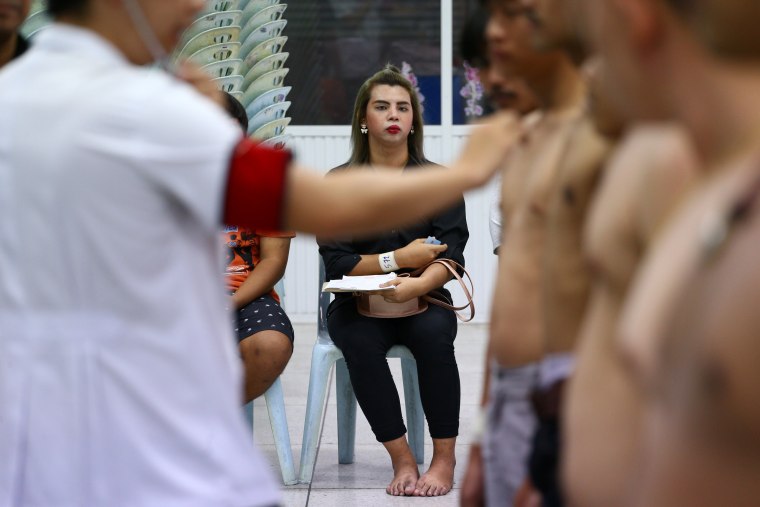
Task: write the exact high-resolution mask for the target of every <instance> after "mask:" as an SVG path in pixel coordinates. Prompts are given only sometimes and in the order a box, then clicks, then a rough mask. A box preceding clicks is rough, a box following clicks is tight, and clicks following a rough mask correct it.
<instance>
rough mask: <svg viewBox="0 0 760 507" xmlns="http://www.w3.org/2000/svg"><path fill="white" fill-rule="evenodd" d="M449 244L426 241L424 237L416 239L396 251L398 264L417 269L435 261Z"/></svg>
mask: <svg viewBox="0 0 760 507" xmlns="http://www.w3.org/2000/svg"><path fill="white" fill-rule="evenodd" d="M447 248H448V245H433V244H430V243H425V239H424V238H420V239H415V240H414V241H412V242H411V243H409V244H408V245H406V246H405V247H402V248H399V249H398V250H396V252H395V254H394V255H395V258H396V264H398V265H399V266H400V267H402V268H411V269H417V268H421V267H422V266H424V265H426V264H429V263H430V262H431V261H434V260H435V259H436V258H437V257H438V256H439V255H440V254H441V252H445V251H446V249H447Z"/></svg>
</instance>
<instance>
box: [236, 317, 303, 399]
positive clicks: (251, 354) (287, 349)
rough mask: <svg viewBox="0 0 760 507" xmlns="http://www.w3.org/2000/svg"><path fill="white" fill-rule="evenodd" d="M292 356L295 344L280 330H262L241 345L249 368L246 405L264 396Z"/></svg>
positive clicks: (246, 376) (246, 367)
mask: <svg viewBox="0 0 760 507" xmlns="http://www.w3.org/2000/svg"><path fill="white" fill-rule="evenodd" d="M291 355H293V344H292V343H291V341H290V339H289V338H288V337H287V336H286V335H284V334H283V333H280V332H279V331H261V332H260V333H256V334H254V335H251V336H249V337H248V338H246V339H244V340H243V341H242V342H240V356H241V357H242V358H243V367H244V369H245V386H244V387H245V394H244V397H243V403H248V402H249V401H251V400H255V399H256V398H258V397H259V396H261V395H262V394H264V393H265V392H266V391H267V389H269V387H270V386H271V385H272V384H273V383H274V381H275V380H277V377H279V376H280V374H281V373H282V372H283V370H285V366H287V364H288V361H290V356H291Z"/></svg>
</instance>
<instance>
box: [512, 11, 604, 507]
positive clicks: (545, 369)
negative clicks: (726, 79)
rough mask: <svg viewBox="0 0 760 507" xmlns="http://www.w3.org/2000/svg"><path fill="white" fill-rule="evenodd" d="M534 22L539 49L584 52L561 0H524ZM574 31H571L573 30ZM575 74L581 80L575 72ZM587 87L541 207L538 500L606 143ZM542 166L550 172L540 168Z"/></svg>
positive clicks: (583, 297) (549, 484)
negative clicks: (586, 227)
mask: <svg viewBox="0 0 760 507" xmlns="http://www.w3.org/2000/svg"><path fill="white" fill-rule="evenodd" d="M525 4H526V6H527V7H528V8H529V9H530V10H528V16H529V18H530V19H531V21H532V22H533V24H534V25H535V27H536V29H535V30H534V37H533V44H534V47H536V48H537V49H540V50H542V51H563V52H564V53H565V54H567V55H568V57H569V58H571V59H572V60H573V61H575V62H576V63H579V62H580V61H581V60H582V59H583V58H584V57H585V55H584V52H583V51H582V45H581V44H580V42H579V41H578V40H577V37H571V36H568V32H570V31H569V30H566V29H565V28H564V27H565V25H567V24H568V20H569V19H570V18H569V13H570V12H573V10H572V9H570V10H568V11H566V10H565V7H568V6H572V4H570V3H569V2H567V1H563V2H557V1H549V0H544V1H538V2H535V1H532V0H526V1H525ZM572 33H574V32H570V34H571V35H572ZM575 80H576V81H577V82H582V81H581V78H580V76H578V75H576V77H575ZM588 102H589V97H588V90H587V89H586V87H585V86H584V87H583V88H582V95H579V96H577V97H576V98H575V107H574V109H572V110H568V113H569V114H566V115H565V116H564V119H563V121H564V123H565V126H564V133H563V134H562V135H561V136H562V140H561V141H560V142H561V143H562V146H561V148H560V150H561V151H560V152H558V154H559V155H560V157H561V158H558V159H557V160H556V162H554V164H555V165H556V166H555V167H554V168H553V169H552V171H554V172H553V173H552V176H551V178H553V182H552V183H551V185H547V187H546V189H547V194H546V204H545V209H544V214H545V221H546V239H545V244H544V249H543V273H542V284H543V287H542V290H543V297H544V302H543V307H542V313H541V318H542V324H543V326H544V329H543V331H544V341H543V343H541V345H543V347H544V351H543V352H544V357H543V359H542V361H541V365H540V368H539V379H538V386H537V389H536V391H535V392H534V394H533V401H534V408H535V410H536V413H537V415H538V417H539V427H538V431H537V433H536V436H535V439H534V443H533V453H532V456H531V460H530V470H531V479H532V481H533V483H534V484H535V486H536V487H537V488H538V489H539V490H541V492H542V495H543V501H544V504H545V505H562V504H563V501H562V497H563V495H562V494H561V493H560V488H559V480H558V462H559V459H560V456H561V454H562V452H561V447H562V445H561V440H562V439H561V438H560V427H561V426H560V419H559V416H560V409H561V406H562V404H563V398H564V395H563V391H564V385H565V381H566V379H567V378H568V377H569V376H570V375H571V373H572V371H573V368H574V357H573V352H574V350H575V345H576V341H577V337H578V332H579V329H580V323H581V320H582V318H583V315H584V313H585V307H586V302H587V300H588V295H589V286H590V271H589V270H588V267H587V264H586V262H585V257H584V251H583V228H584V224H585V223H586V216H587V213H588V210H589V205H590V202H591V198H592V196H593V194H594V191H595V189H596V186H597V183H598V181H599V177H600V174H601V170H602V168H603V166H604V163H605V161H606V160H607V157H608V154H609V152H610V149H611V143H610V141H609V140H608V139H606V138H604V137H603V136H602V135H601V134H600V133H599V131H598V130H597V126H596V124H595V122H594V118H593V116H592V115H590V114H589V109H588V107H587V106H588ZM547 174H549V173H547Z"/></svg>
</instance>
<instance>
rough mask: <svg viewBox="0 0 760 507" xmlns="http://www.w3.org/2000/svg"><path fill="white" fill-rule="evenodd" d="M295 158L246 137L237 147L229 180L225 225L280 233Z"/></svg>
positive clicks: (286, 152)
mask: <svg viewBox="0 0 760 507" xmlns="http://www.w3.org/2000/svg"><path fill="white" fill-rule="evenodd" d="M292 158H293V155H292V154H291V152H290V151H289V150H275V149H272V148H266V147H263V146H261V145H260V144H258V143H256V142H254V141H252V140H251V139H248V138H245V139H243V140H242V141H240V143H239V144H238V145H237V146H236V147H235V151H234V152H233V154H232V160H231V161H230V170H229V175H228V178H227V193H226V196H225V200H224V223H225V224H227V225H237V226H240V227H249V228H254V229H270V230H280V229H281V227H282V225H283V224H282V216H283V212H284V210H285V183H286V177H287V169H288V166H289V165H290V161H291V160H292Z"/></svg>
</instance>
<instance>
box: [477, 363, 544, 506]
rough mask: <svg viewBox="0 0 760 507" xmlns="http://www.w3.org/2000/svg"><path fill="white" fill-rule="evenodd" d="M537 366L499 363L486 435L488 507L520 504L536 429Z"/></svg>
mask: <svg viewBox="0 0 760 507" xmlns="http://www.w3.org/2000/svg"><path fill="white" fill-rule="evenodd" d="M536 372H537V367H536V365H527V366H522V367H518V368H504V367H501V366H499V365H497V364H496V363H495V362H494V364H493V365H492V368H491V382H490V386H491V389H490V392H489V402H488V409H487V419H486V421H487V422H486V432H485V434H484V436H483V463H484V474H485V497H486V507H496V506H505V505H506V506H511V505H513V502H514V505H515V506H517V505H519V504H518V503H517V500H518V498H517V496H518V492H519V491H520V489H521V488H522V487H523V485H524V484H525V479H526V477H527V475H528V470H527V469H528V456H529V453H530V449H531V444H532V441H533V435H534V434H535V431H536V416H535V414H534V412H533V407H532V406H531V404H530V394H531V392H532V391H533V388H534V386H535V384H536V376H537V373H536Z"/></svg>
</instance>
